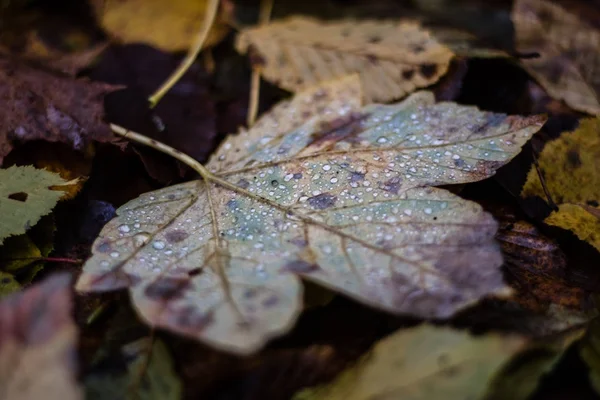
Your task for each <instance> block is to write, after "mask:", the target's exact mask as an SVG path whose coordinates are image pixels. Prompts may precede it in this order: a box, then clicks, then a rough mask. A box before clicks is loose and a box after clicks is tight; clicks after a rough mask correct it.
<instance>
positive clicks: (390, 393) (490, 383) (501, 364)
mask: <svg viewBox="0 0 600 400" xmlns="http://www.w3.org/2000/svg"><path fill="white" fill-rule="evenodd" d="M579 336H580V335H579V334H573V335H568V336H566V337H564V338H559V339H557V340H554V341H552V342H548V343H543V344H542V343H537V344H530V343H527V341H526V340H525V339H524V338H522V337H519V336H501V335H496V334H488V335H481V336H473V335H470V334H469V333H468V332H464V331H459V330H454V329H451V328H447V327H436V326H431V325H421V326H418V327H415V328H410V329H406V330H399V331H397V332H396V333H394V334H392V335H390V336H388V337H386V338H384V339H383V340H381V341H380V342H379V343H377V344H376V345H375V346H374V347H373V349H371V351H370V352H369V353H367V354H366V355H365V356H364V357H363V358H362V359H361V360H359V361H358V363H357V364H356V365H354V366H352V367H350V368H348V369H347V370H346V371H344V372H342V373H341V374H340V375H339V376H338V377H337V378H336V379H335V380H334V381H333V382H331V383H329V384H327V385H324V386H322V387H317V388H313V389H307V390H304V391H302V392H300V393H298V394H297V395H296V396H295V397H294V400H320V399H323V400H373V399H390V400H392V399H403V400H413V399H414V400H417V399H418V400H421V399H428V400H437V399H440V400H441V399H444V400H446V399H452V400H454V399H456V400H458V399H472V400H483V399H488V400H490V399H512V400H524V399H526V398H527V397H528V396H529V395H530V394H531V393H532V392H533V391H534V390H535V388H536V386H537V381H538V379H539V378H540V377H541V376H542V375H543V374H544V372H546V370H547V369H549V367H550V366H551V365H552V364H553V363H554V362H555V361H556V359H557V358H558V356H559V355H560V354H561V353H562V351H563V350H564V349H565V348H566V347H567V346H568V345H569V344H570V343H572V342H573V341H574V340H575V339H577V338H578V337H579Z"/></svg>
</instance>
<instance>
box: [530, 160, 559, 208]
mask: <svg viewBox="0 0 600 400" xmlns="http://www.w3.org/2000/svg"><path fill="white" fill-rule="evenodd" d="M531 153H532V154H533V165H534V166H535V170H536V171H537V174H538V177H539V178H540V183H541V184H542V189H544V194H545V195H546V199H547V200H548V205H550V208H552V209H553V210H554V211H558V206H557V205H556V203H555V202H554V200H552V196H550V192H549V191H548V187H547V186H546V180H545V179H544V176H543V175H542V171H541V170H540V164H539V163H538V159H537V156H536V154H535V150H533V149H532V152H531Z"/></svg>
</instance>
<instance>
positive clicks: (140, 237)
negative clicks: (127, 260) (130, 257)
mask: <svg viewBox="0 0 600 400" xmlns="http://www.w3.org/2000/svg"><path fill="white" fill-rule="evenodd" d="M149 239H150V235H149V234H147V233H138V234H137V235H135V236H134V237H133V243H134V244H135V246H136V247H141V246H143V245H145V244H146V243H148V240H149Z"/></svg>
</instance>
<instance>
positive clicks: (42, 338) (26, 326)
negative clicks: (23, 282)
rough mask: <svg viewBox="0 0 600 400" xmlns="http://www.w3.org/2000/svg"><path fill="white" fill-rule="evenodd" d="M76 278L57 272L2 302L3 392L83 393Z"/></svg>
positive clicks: (37, 395)
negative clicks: (73, 282)
mask: <svg viewBox="0 0 600 400" xmlns="http://www.w3.org/2000/svg"><path fill="white" fill-rule="evenodd" d="M70 281H71V278H70V277H69V276H67V275H57V276H53V277H51V278H48V279H46V280H45V281H44V282H42V283H40V284H38V285H35V286H33V287H31V288H29V289H28V290H26V291H25V292H20V293H16V294H13V295H11V296H8V297H6V298H4V299H3V300H2V302H0V398H2V399H10V400H19V399H23V400H25V399H51V400H55V399H56V400H58V399H66V400H76V399H82V398H83V396H82V393H81V390H80V389H79V387H78V386H77V380H76V357H75V350H76V340H77V326H76V325H75V324H74V323H73V321H72V320H71V308H72V303H71V291H70Z"/></svg>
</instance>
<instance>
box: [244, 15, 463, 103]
mask: <svg viewBox="0 0 600 400" xmlns="http://www.w3.org/2000/svg"><path fill="white" fill-rule="evenodd" d="M236 47H237V49H238V50H239V51H240V52H241V53H249V56H250V59H251V62H252V63H253V64H255V66H256V67H258V68H259V69H260V71H261V73H262V75H263V76H264V78H265V79H267V80H269V81H272V82H274V83H275V84H277V85H279V86H281V87H282V88H284V89H287V90H290V91H292V92H297V91H300V90H302V89H305V88H307V87H309V86H311V85H314V84H316V83H318V82H322V81H327V80H330V79H334V78H339V77H341V76H344V75H347V74H350V73H354V72H359V73H360V77H361V81H362V84H363V87H364V97H365V100H366V102H367V103H370V102H373V101H379V102H387V101H390V100H393V99H398V98H401V97H403V96H405V95H407V94H409V93H412V92H414V91H415V90H417V89H419V88H423V87H425V86H429V85H431V84H433V83H435V82H437V80H438V79H439V78H440V77H441V76H443V75H444V74H445V73H446V71H447V69H448V66H449V63H450V60H451V59H452V57H453V53H452V51H450V50H449V49H448V48H447V47H445V46H444V45H442V44H441V43H439V42H438V41H437V40H436V39H435V38H434V37H433V36H431V35H430V34H429V33H428V32H427V31H426V30H424V29H422V28H421V27H420V25H419V24H418V23H416V22H404V21H399V22H397V21H354V20H343V21H337V22H321V21H318V20H314V19H310V18H306V17H293V18H289V19H287V20H282V21H277V22H274V23H271V24H269V25H267V26H264V27H257V28H249V29H246V30H243V31H242V32H241V33H240V34H239V36H238V38H237V43H236Z"/></svg>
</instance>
